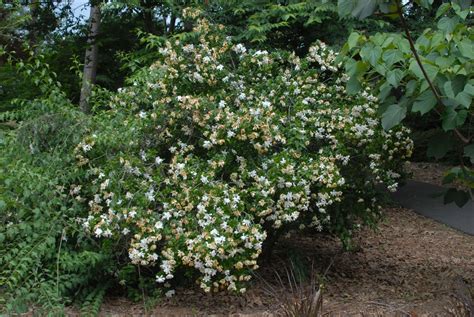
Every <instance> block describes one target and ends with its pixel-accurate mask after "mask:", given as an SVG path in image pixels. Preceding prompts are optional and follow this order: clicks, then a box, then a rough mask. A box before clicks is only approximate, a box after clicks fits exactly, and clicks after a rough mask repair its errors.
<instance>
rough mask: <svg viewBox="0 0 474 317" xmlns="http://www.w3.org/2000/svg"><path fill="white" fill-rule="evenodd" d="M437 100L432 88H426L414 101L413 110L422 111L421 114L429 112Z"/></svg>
mask: <svg viewBox="0 0 474 317" xmlns="http://www.w3.org/2000/svg"><path fill="white" fill-rule="evenodd" d="M436 103H437V100H436V97H435V95H434V94H433V92H432V91H431V90H426V91H425V92H423V93H422V94H421V95H420V96H418V98H416V101H415V102H414V103H413V108H412V109H411V111H412V112H420V114H421V115H424V114H425V113H427V112H429V111H430V110H431V109H433V108H434V106H436Z"/></svg>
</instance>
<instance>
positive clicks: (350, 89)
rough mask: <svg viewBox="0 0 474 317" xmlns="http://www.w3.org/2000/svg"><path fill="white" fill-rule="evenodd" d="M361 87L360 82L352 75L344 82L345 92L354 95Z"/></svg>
mask: <svg viewBox="0 0 474 317" xmlns="http://www.w3.org/2000/svg"><path fill="white" fill-rule="evenodd" d="M361 89H362V85H361V84H360V82H359V80H358V79H357V76H352V77H351V78H350V79H349V80H348V81H347V84H346V90H347V93H348V94H350V95H354V94H356V93H358V92H359V91H360V90H361Z"/></svg>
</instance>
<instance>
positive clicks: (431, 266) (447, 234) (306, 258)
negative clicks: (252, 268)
mask: <svg viewBox="0 0 474 317" xmlns="http://www.w3.org/2000/svg"><path fill="white" fill-rule="evenodd" d="M355 242H356V246H355V251H351V252H342V246H341V244H340V242H339V241H338V240H337V239H333V238H330V237H327V236H323V235H305V236H300V237H296V236H295V237H290V238H288V239H284V240H283V241H281V242H280V244H279V248H278V249H277V250H276V252H275V255H274V256H273V258H272V259H271V263H270V264H269V265H265V266H264V267H263V268H262V270H261V272H260V273H259V277H257V278H255V279H254V280H253V283H252V284H251V286H250V287H249V290H248V292H247V293H246V294H245V296H242V297H237V296H229V295H220V294H218V295H206V294H203V293H202V292H201V291H200V290H199V289H198V288H196V289H194V290H179V289H178V290H177V294H176V296H175V297H173V298H171V299H163V300H161V301H160V302H158V303H157V305H156V306H154V307H153V308H149V309H148V311H147V312H148V313H149V314H151V315H155V316H163V315H169V316H184V315H209V314H216V315H228V314H238V315H251V316H269V315H272V314H274V313H275V312H277V311H278V309H279V308H280V306H279V305H280V303H279V298H281V297H279V296H274V295H271V294H269V293H270V292H269V288H268V286H267V285H266V282H268V283H270V284H272V285H277V286H278V283H277V282H276V280H277V279H276V278H275V273H274V272H275V271H276V270H279V271H280V273H281V274H284V273H282V272H281V271H282V269H281V268H282V267H285V266H286V267H289V263H288V261H287V260H285V259H286V258H287V257H288V250H292V251H291V253H292V255H297V256H298V257H299V258H300V259H302V261H303V262H305V263H306V264H307V267H309V268H311V264H310V263H312V266H313V270H314V272H315V273H318V274H319V276H321V275H322V274H324V272H325V271H326V269H327V268H328V266H329V264H330V263H331V262H333V263H332V266H331V267H330V269H329V270H328V273H327V276H326V279H325V285H326V290H325V292H324V312H326V313H328V314H329V315H339V314H342V315H346V314H350V315H360V316H367V315H369V316H370V315H384V316H386V315H400V316H403V315H405V314H407V313H408V314H411V315H412V316H424V315H427V314H434V315H448V314H449V310H450V309H451V310H452V309H455V308H454V307H455V306H456V304H459V301H460V300H461V301H462V300H463V297H465V296H467V292H468V287H469V286H468V285H471V286H472V285H474V237H472V236H468V235H465V234H462V233H460V232H458V231H456V230H453V229H450V228H448V227H446V226H444V225H442V224H439V223H436V222H434V221H433V220H430V219H427V218H424V217H422V216H419V215H417V214H415V213H413V212H411V211H409V210H406V209H400V208H388V209H386V210H385V220H384V221H383V222H382V223H381V224H380V226H379V229H378V230H377V231H373V230H370V229H364V230H363V231H362V232H360V233H358V234H357V235H356V239H355ZM308 264H309V265H308ZM278 291H279V292H282V293H284V292H286V290H285V289H284V288H283V287H280V288H279V290H278ZM464 301H467V299H464ZM101 312H102V314H103V315H107V316H110V315H124V316H125V315H142V314H144V313H145V310H144V305H143V304H141V303H140V304H133V303H130V302H128V301H127V300H124V299H123V298H108V299H107V300H106V302H105V303H104V305H103V307H102V309H101Z"/></svg>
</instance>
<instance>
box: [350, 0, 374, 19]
mask: <svg viewBox="0 0 474 317" xmlns="http://www.w3.org/2000/svg"><path fill="white" fill-rule="evenodd" d="M356 2H357V4H356V6H355V7H354V9H353V10H352V16H353V17H355V18H357V19H359V20H363V19H365V18H366V17H368V16H370V15H372V13H374V11H375V8H376V7H377V1H376V0H357V1H356Z"/></svg>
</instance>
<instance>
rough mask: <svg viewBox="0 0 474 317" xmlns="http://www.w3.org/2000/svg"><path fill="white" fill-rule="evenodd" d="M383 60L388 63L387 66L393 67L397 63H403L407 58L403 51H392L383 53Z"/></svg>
mask: <svg viewBox="0 0 474 317" xmlns="http://www.w3.org/2000/svg"><path fill="white" fill-rule="evenodd" d="M382 59H383V60H384V62H385V63H387V66H392V65H393V64H395V63H398V62H401V61H403V60H404V59H405V58H404V57H403V53H402V52H401V51H399V50H394V49H390V50H387V51H385V52H384V53H383V56H382Z"/></svg>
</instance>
